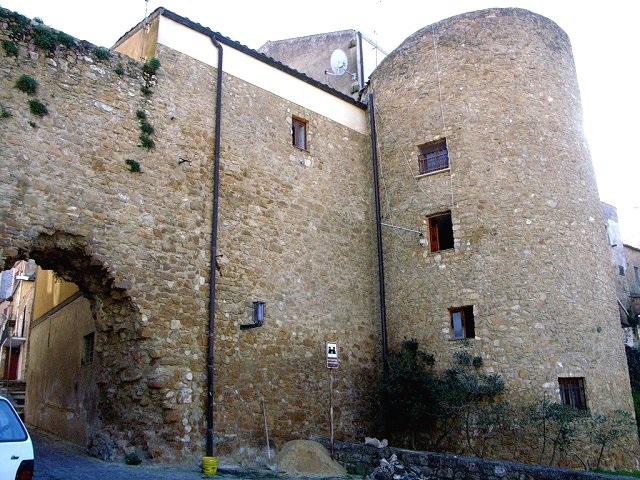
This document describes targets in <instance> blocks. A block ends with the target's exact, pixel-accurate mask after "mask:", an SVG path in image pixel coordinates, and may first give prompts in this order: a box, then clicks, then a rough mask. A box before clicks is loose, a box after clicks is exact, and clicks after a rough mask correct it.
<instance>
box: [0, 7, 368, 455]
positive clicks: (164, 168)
mask: <svg viewBox="0 0 640 480" xmlns="http://www.w3.org/2000/svg"><path fill="white" fill-rule="evenodd" d="M0 24H1V25H0V27H1V29H0V38H1V39H11V40H12V41H13V42H14V43H15V44H16V45H18V47H19V53H18V54H17V56H14V55H10V54H7V53H6V52H5V51H3V52H0V71H1V72H2V75H1V76H0V104H1V105H2V107H3V109H4V110H5V111H7V112H9V113H10V114H11V116H10V117H8V118H2V119H0V127H1V128H2V135H1V136H0V151H1V152H2V163H1V164H0V217H1V222H0V260H2V261H3V262H4V263H5V266H10V264H11V263H12V262H13V261H14V260H15V259H17V258H21V257H28V256H32V257H34V258H36V260H38V262H39V263H42V264H44V265H45V266H46V267H48V268H54V269H56V270H57V271H59V272H63V273H64V274H65V275H67V276H69V277H71V276H74V281H76V283H78V284H79V285H80V287H81V288H82V289H83V291H85V293H86V294H88V295H89V296H90V298H92V309H93V312H94V316H95V318H96V323H97V325H98V327H99V332H98V337H97V340H96V349H97V354H98V355H97V361H98V362H99V364H100V373H99V381H98V385H99V389H100V396H99V403H98V411H99V416H100V421H101V423H102V427H103V432H106V433H108V434H109V435H110V436H111V437H112V438H113V439H115V440H116V446H118V447H121V448H122V449H126V448H128V446H134V447H136V448H140V449H142V450H143V451H146V452H148V453H149V454H150V455H151V456H153V457H162V458H163V459H164V460H172V459H174V460H178V459H183V458H187V457H191V456H193V455H199V454H201V451H202V450H201V449H202V445H203V442H204V423H205V422H204V418H205V394H204V392H205V389H206V385H205V372H206V355H205V350H206V348H205V346H206V338H207V335H206V325H207V302H208V275H209V274H208V272H209V244H210V230H211V223H210V222H211V220H210V219H211V207H212V194H211V192H212V176H213V173H212V172H213V168H212V160H213V134H214V131H213V128H214V114H215V105H214V98H215V69H213V68H210V67H209V66H207V65H204V64H201V63H200V62H197V61H195V60H193V59H191V58H189V57H186V56H184V55H181V54H179V53H178V52H175V51H171V50H169V49H167V48H165V47H163V46H162V45H159V46H158V58H159V60H160V61H161V68H160V70H159V71H158V73H157V76H154V77H151V78H149V77H147V78H145V77H143V75H142V72H141V65H140V64H136V63H134V62H132V61H131V60H128V59H126V58H125V57H122V56H119V55H117V54H112V57H111V58H110V59H108V60H101V59H99V58H97V57H96V55H95V54H94V53H93V51H94V47H93V46H92V45H88V44H79V45H75V46H73V47H71V48H67V47H65V46H58V47H57V48H56V49H55V50H53V51H44V50H42V49H41V48H38V47H36V46H35V45H34V43H33V41H32V37H31V34H30V28H31V27H30V26H27V27H25V28H24V29H23V30H22V31H21V32H19V33H16V30H17V29H15V28H13V29H12V28H11V27H14V26H15V25H16V23H15V21H14V19H12V18H9V17H7V13H6V11H3V16H2V17H1V18H0ZM118 67H119V68H121V69H122V71H123V72H122V74H121V75H119V74H117V73H115V72H114V70H116V69H118ZM22 74H27V75H30V76H31V77H33V78H34V79H36V80H37V81H38V83H39V87H38V91H37V94H36V97H37V98H38V99H40V101H42V102H43V103H44V104H45V105H46V106H47V108H48V111H49V114H48V115H46V116H44V117H42V118H40V117H36V116H34V115H32V114H31V113H29V107H28V105H27V102H28V100H30V98H31V97H29V96H27V95H26V94H25V93H23V92H20V91H19V90H17V89H16V88H15V87H14V85H15V83H16V81H17V80H18V78H19V77H20V76H21V75H22ZM143 85H146V86H148V87H149V88H151V90H152V94H151V95H149V96H145V95H144V94H143V93H142V92H141V87H142V86H143ZM222 108H223V112H222V118H223V120H222V122H223V123H222V147H221V152H220V153H221V173H222V179H221V187H220V191H221V198H220V233H219V252H218V253H219V254H220V255H221V257H220V258H219V265H220V278H219V280H218V300H217V301H218V309H217V321H216V335H215V351H216V387H215V400H216V432H217V433H218V434H219V438H220V440H221V441H223V445H222V446H221V447H220V448H221V451H226V452H229V451H232V450H234V449H235V448H237V447H238V446H240V445H245V446H249V447H255V448H259V447H261V446H263V445H264V438H263V425H264V423H263V419H262V408H263V400H264V406H265V407H266V412H267V419H268V423H269V428H270V430H271V434H272V436H273V439H274V441H275V444H276V445H278V444H279V443H281V442H282V441H284V440H288V439H292V438H299V437H307V436H309V435H311V434H318V433H320V434H322V433H323V429H325V430H326V429H328V394H327V386H328V373H327V370H326V368H325V366H324V341H325V340H337V341H339V342H340V347H341V353H342V355H341V360H342V362H343V363H342V365H341V368H340V370H339V371H338V372H336V375H335V376H336V379H335V385H336V392H335V399H334V401H335V403H336V406H337V408H336V424H337V434H339V435H344V436H352V435H361V434H362V432H363V430H364V429H366V428H367V427H366V426H367V425H368V420H367V417H368V415H369V413H368V412H369V410H368V404H367V402H366V401H365V397H366V392H367V388H368V387H369V385H370V383H371V378H372V377H373V376H375V372H376V368H375V367H376V364H377V362H378V359H377V358H376V356H375V354H373V353H372V352H376V351H377V342H378V339H377V337H378V334H377V328H376V320H375V319H376V305H375V301H374V300H372V299H373V298H375V297H374V295H373V291H374V280H373V279H374V278H375V277H374V275H373V272H374V266H373V257H372V256H370V255H369V252H370V251H372V250H371V241H372V225H371V221H370V219H371V218H372V211H371V204H372V202H371V198H370V197H371V193H370V192H371V185H370V182H371V180H370V175H369V170H368V158H369V155H368V153H367V152H368V142H367V140H366V137H365V136H363V135H361V134H358V133H356V132H353V131H351V130H349V129H348V128H345V127H343V126H341V125H338V124H336V123H334V122H332V121H329V120H328V119H326V118H324V117H322V116H320V115H318V114H315V113H314V112H311V111H306V110H304V109H302V108H301V107H299V106H297V105H294V104H292V103H290V102H287V101H286V100H285V99H283V98H279V97H275V96H273V95H271V94H269V93H268V92H265V91H262V90H260V89H258V88H256V87H254V86H252V85H248V84H245V83H243V82H241V81H238V80H237V79H235V78H232V77H229V76H225V78H224V86H223V107H222ZM139 110H143V111H145V112H146V116H147V120H148V122H149V123H150V124H151V125H152V126H153V127H154V129H155V132H154V133H153V134H152V135H151V138H152V139H153V140H154V141H155V148H153V149H151V150H146V149H143V148H141V147H140V146H138V144H139V143H140V140H139V135H140V130H139V121H138V119H137V118H136V112H137V111H139ZM292 114H293V115H296V116H299V117H302V118H305V119H306V120H308V121H309V151H308V152H303V151H300V150H297V149H295V148H294V147H292V146H291V145H290V143H291V133H290V128H291V127H290V121H291V115H292ZM364 114H365V113H364V112H363V115H364ZM181 158H182V159H185V160H188V162H183V163H179V159H181ZM127 159H132V160H136V161H137V162H139V164H140V166H141V172H140V173H132V172H130V171H129V169H128V166H127V164H126V163H125V160H127ZM254 300H264V301H266V305H267V308H266V312H267V313H266V321H265V325H264V326H263V327H260V328H258V329H255V330H249V331H242V332H241V331H240V330H239V325H240V324H244V323H251V305H252V302H253V301H254ZM272 445H273V444H272Z"/></svg>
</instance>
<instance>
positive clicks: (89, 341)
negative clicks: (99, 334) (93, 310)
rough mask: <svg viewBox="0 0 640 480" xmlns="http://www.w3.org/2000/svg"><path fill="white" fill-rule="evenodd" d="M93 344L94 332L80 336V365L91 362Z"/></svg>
mask: <svg viewBox="0 0 640 480" xmlns="http://www.w3.org/2000/svg"><path fill="white" fill-rule="evenodd" d="M94 345H95V333H94V332H91V333H90V334H88V335H85V336H84V337H82V360H80V365H89V364H91V363H92V362H93V347H94Z"/></svg>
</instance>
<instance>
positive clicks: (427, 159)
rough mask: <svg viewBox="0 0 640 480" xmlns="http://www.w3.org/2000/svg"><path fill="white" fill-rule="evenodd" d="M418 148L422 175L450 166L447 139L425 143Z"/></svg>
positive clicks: (419, 169)
mask: <svg viewBox="0 0 640 480" xmlns="http://www.w3.org/2000/svg"><path fill="white" fill-rule="evenodd" d="M418 148H419V149H420V153H419V154H418V173H419V174H420V175H424V174H425V173H432V172H437V171H438V170H446V169H447V168H449V152H448V151H447V142H446V140H439V141H437V142H431V143H425V144H424V145H420V146H419V147H418Z"/></svg>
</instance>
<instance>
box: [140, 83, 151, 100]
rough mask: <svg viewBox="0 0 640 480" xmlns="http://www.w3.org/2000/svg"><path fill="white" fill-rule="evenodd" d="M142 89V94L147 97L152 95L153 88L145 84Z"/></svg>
mask: <svg viewBox="0 0 640 480" xmlns="http://www.w3.org/2000/svg"><path fill="white" fill-rule="evenodd" d="M140 91H141V92H142V94H143V95H144V96H145V97H149V96H151V94H152V93H153V90H151V89H150V88H149V87H147V86H146V85H143V86H142V87H140Z"/></svg>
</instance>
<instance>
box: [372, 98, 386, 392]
mask: <svg viewBox="0 0 640 480" xmlns="http://www.w3.org/2000/svg"><path fill="white" fill-rule="evenodd" d="M369 125H370V128H371V157H372V161H373V192H374V195H375V203H376V236H377V239H378V284H379V294H380V330H381V341H382V373H383V375H384V378H385V379H386V378H387V377H388V376H389V352H388V342H387V306H386V302H385V291H384V260H383V256H382V223H381V221H380V185H379V181H378V138H377V135H376V113H375V109H374V106H373V92H370V93H369Z"/></svg>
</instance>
